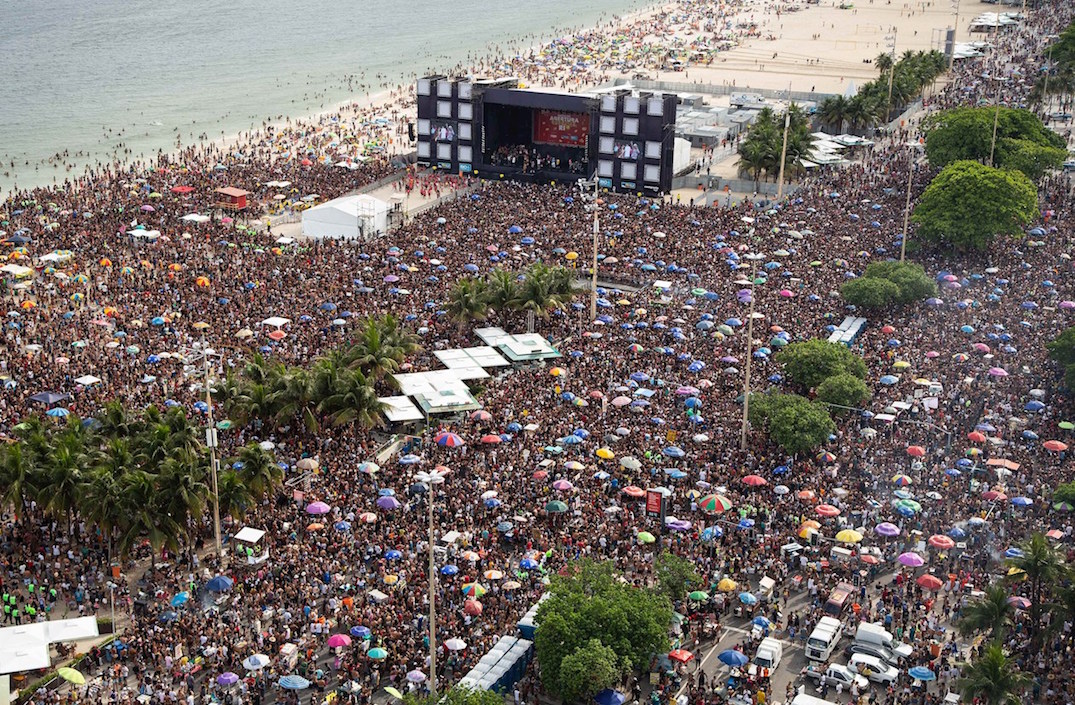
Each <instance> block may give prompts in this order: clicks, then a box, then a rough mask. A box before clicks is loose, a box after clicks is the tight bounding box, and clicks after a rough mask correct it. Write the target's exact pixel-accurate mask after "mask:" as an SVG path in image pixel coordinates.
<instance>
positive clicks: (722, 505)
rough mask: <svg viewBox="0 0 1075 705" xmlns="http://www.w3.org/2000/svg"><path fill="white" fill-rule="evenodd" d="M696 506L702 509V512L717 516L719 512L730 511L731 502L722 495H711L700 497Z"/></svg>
mask: <svg viewBox="0 0 1075 705" xmlns="http://www.w3.org/2000/svg"><path fill="white" fill-rule="evenodd" d="M698 506H699V507H701V508H702V511H703V512H709V513H710V514H717V513H720V512H726V511H728V510H729V509H731V508H732V501H731V500H730V499H728V498H727V497H725V496H723V495H719V494H711V495H706V496H705V497H702V500H701V501H700V502H699V503H698Z"/></svg>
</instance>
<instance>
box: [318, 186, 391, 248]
mask: <svg viewBox="0 0 1075 705" xmlns="http://www.w3.org/2000/svg"><path fill="white" fill-rule="evenodd" d="M387 231H388V204H387V203H385V202H384V201H382V200H380V199H378V198H374V197H373V196H370V195H368V194H359V195H357V196H344V197H342V198H336V199H333V200H331V201H328V202H327V203H322V204H321V205H318V206H314V207H313V208H310V209H309V210H307V211H304V212H303V214H302V234H303V235H305V236H306V237H313V238H349V239H358V238H372V237H376V236H378V235H384V234H385V233H386V232H387Z"/></svg>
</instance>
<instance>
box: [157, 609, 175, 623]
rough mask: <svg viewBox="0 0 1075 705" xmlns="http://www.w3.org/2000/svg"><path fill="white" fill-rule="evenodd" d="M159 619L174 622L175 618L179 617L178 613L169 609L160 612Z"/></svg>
mask: <svg viewBox="0 0 1075 705" xmlns="http://www.w3.org/2000/svg"><path fill="white" fill-rule="evenodd" d="M159 619H160V621H162V622H174V621H175V620H177V619H179V615H178V614H176V613H175V612H170V611H169V612H161V615H160V617H159Z"/></svg>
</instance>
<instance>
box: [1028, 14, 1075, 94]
mask: <svg viewBox="0 0 1075 705" xmlns="http://www.w3.org/2000/svg"><path fill="white" fill-rule="evenodd" d="M1045 55H1046V57H1047V58H1048V64H1047V66H1048V68H1047V70H1046V71H1043V72H1042V73H1041V75H1040V76H1038V79H1037V81H1036V82H1035V83H1034V90H1033V91H1032V92H1031V94H1030V97H1031V100H1033V101H1034V102H1035V103H1036V104H1038V105H1040V104H1041V103H1042V101H1043V99H1044V98H1045V97H1046V95H1045V93H1046V91H1048V94H1049V95H1050V96H1053V95H1060V96H1067V97H1068V98H1071V97H1072V96H1075V22H1073V23H1072V24H1070V25H1068V26H1067V28H1066V29H1065V30H1064V31H1063V32H1061V33H1060V35H1059V36H1058V37H1057V38H1056V40H1055V41H1054V42H1053V43H1052V44H1050V45H1049V48H1048V49H1047V50H1046V52H1045Z"/></svg>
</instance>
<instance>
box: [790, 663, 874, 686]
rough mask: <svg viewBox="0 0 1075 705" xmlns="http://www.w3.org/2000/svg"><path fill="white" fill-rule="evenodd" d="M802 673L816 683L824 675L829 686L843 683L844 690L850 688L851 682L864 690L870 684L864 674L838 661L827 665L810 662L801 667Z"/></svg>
mask: <svg viewBox="0 0 1075 705" xmlns="http://www.w3.org/2000/svg"><path fill="white" fill-rule="evenodd" d="M802 674H803V675H804V676H806V677H807V678H809V679H811V680H813V681H814V682H815V683H818V684H820V683H821V677H822V676H826V678H827V680H828V684H829V685H830V686H835V685H837V684H843V686H844V689H845V690H848V689H850V688H851V684H852V683H855V684H856V685H858V687H859V689H860V690H865V689H866V688H868V687H869V686H870V681H868V680H866V677H865V676H862V675H859V674H858V673H856V672H855V671H853V670H851V669H850V668H848V667H847V666H841V665H840V664H838V663H830V664H829V665H828V666H823V665H822V666H815V665H813V664H811V665H809V666H807V667H806V668H804V669H803V672H802Z"/></svg>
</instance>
